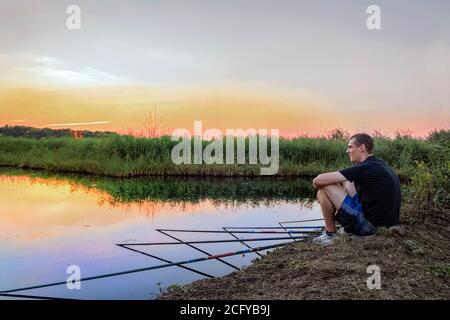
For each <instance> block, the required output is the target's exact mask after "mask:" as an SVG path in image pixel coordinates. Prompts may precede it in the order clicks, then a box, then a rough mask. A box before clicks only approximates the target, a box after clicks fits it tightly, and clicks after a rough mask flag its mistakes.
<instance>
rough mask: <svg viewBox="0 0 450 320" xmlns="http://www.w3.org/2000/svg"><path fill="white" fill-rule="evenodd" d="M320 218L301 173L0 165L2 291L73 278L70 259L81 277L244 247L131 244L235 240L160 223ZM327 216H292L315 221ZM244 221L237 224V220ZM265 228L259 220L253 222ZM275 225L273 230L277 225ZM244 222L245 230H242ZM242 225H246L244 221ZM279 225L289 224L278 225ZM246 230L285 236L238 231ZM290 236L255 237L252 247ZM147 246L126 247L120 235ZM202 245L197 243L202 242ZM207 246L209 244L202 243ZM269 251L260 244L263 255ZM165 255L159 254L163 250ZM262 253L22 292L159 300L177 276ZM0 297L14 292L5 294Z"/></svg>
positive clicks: (250, 223)
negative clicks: (65, 170)
mask: <svg viewBox="0 0 450 320" xmlns="http://www.w3.org/2000/svg"><path fill="white" fill-rule="evenodd" d="M317 218H321V214H320V209H319V206H318V204H317V202H316V201H315V200H314V190H313V189H312V187H311V180H310V179H309V180H306V179H300V178H268V177H261V178H192V177H189V178H187V177H186V178H175V177H167V178H133V179H115V178H106V177H100V176H86V175H72V174H65V175H60V174H54V173H48V172H43V171H25V170H20V169H8V168H2V169H0V240H1V241H0V291H1V290H9V289H14V288H20V287H28V286H33V285H40V284H45V283H52V282H59V281H66V279H67V278H68V277H69V275H70V274H68V273H67V267H68V266H71V265H76V266H78V267H79V268H80V271H81V277H83V278H85V277H90V276H94V275H101V274H106V273H114V272H119V271H124V270H130V269H137V268H145V267H150V266H155V265H159V264H164V263H166V262H163V261H162V260H161V259H164V260H165V261H171V262H174V261H182V260H186V259H192V258H199V257H204V256H206V254H205V252H207V253H209V254H213V255H214V254H219V253H224V252H230V251H238V250H244V249H247V247H246V246H245V245H244V244H242V243H240V242H237V241H236V242H224V243H202V244H194V246H195V248H192V247H189V246H188V245H186V244H172V245H167V244H160V245H142V246H136V245H135V246H132V244H133V243H148V242H177V241H176V240H174V239H173V238H170V237H169V236H168V235H170V236H173V237H176V238H178V239H180V240H182V241H203V240H206V241H211V240H234V239H235V238H233V236H232V235H230V234H228V233H194V232H185V231H183V232H172V231H171V232H167V235H165V234H162V233H161V232H158V231H156V230H155V229H182V230H217V231H224V230H223V229H222V228H223V227H249V228H250V227H266V226H276V227H279V225H278V223H279V222H282V221H293V220H295V221H296V220H305V219H317ZM322 224H323V222H322V221H318V222H317V221H314V222H304V223H297V224H295V223H294V224H287V225H286V226H287V227H288V226H315V225H322ZM233 230H235V231H236V230H237V229H233ZM254 230H256V231H258V230H257V229H254ZM273 230H275V229H273ZM241 231H242V230H241ZM244 231H245V230H244ZM276 231H279V232H282V231H284V230H282V229H281V230H280V229H277V230H276ZM235 236H236V237H239V238H240V239H249V238H269V237H286V238H288V237H289V235H288V234H286V233H284V234H281V233H280V234H268V233H266V234H257V233H248V234H244V233H237V234H235ZM285 241H291V240H288V239H283V240H270V241H268V240H267V241H249V242H246V244H247V245H249V246H252V247H258V246H267V245H271V244H276V243H280V242H285ZM119 243H121V244H127V245H130V248H133V249H135V250H139V251H142V252H144V253H147V254H148V255H151V256H148V255H144V254H141V253H139V252H134V251H130V250H127V249H126V248H124V247H121V246H117V244H119ZM196 248H197V249H196ZM200 250H202V252H201V251H200ZM264 252H265V251H262V254H263V253H264ZM158 258H160V259H158ZM255 258H258V255H257V254H256V253H247V254H244V255H243V254H240V255H235V256H230V257H226V258H223V259H222V260H223V261H222V262H221V261H218V260H208V261H202V262H196V263H192V264H187V265H185V266H186V267H189V268H190V269H189V270H187V269H183V268H181V267H179V266H171V267H167V268H161V269H155V270H148V271H143V272H139V273H132V274H127V275H121V276H116V277H110V278H103V279H97V280H92V281H83V282H82V283H81V289H80V290H77V289H74V290H69V289H68V288H67V286H66V285H58V286H53V287H47V288H39V289H32V290H26V291H20V294H23V295H34V296H46V297H60V298H73V299H154V298H156V297H157V296H158V295H159V294H160V292H161V290H164V289H165V288H167V287H168V286H170V285H173V284H178V285H180V284H186V283H190V282H192V281H195V280H198V279H203V278H205V277H207V275H210V276H215V277H217V276H223V275H226V274H228V273H230V272H233V271H234V270H235V268H241V267H244V266H246V265H248V264H250V263H251V262H252V260H253V259H255ZM0 299H7V298H5V297H0Z"/></svg>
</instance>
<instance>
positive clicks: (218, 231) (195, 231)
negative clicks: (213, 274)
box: [156, 227, 322, 234]
mask: <svg viewBox="0 0 450 320" xmlns="http://www.w3.org/2000/svg"><path fill="white" fill-rule="evenodd" d="M320 228H322V227H320ZM316 229H317V228H316ZM156 230H157V231H159V232H161V231H165V232H194V233H229V232H228V231H221V230H180V229H156ZM317 232H318V231H314V230H312V231H309V230H304V231H287V232H284V231H233V233H252V234H255V233H264V234H267V233H278V234H286V233H301V234H303V233H317Z"/></svg>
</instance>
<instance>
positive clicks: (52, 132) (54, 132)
mask: <svg viewBox="0 0 450 320" xmlns="http://www.w3.org/2000/svg"><path fill="white" fill-rule="evenodd" d="M110 135H117V134H116V133H114V132H110V131H88V130H71V129H50V128H33V127H26V126H8V125H6V126H4V127H0V137H16V138H17V137H21V138H33V139H41V138H62V137H83V138H88V137H104V136H110Z"/></svg>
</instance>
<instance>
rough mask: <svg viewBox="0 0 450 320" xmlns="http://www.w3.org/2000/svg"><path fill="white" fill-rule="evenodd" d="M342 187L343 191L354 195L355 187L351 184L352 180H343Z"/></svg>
mask: <svg viewBox="0 0 450 320" xmlns="http://www.w3.org/2000/svg"><path fill="white" fill-rule="evenodd" d="M343 186H344V189H345V191H346V192H347V193H348V194H349V195H350V196H352V197H353V196H354V195H355V194H356V188H355V185H354V184H353V182H350V181H345V182H344V183H343Z"/></svg>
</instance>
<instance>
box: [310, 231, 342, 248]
mask: <svg viewBox="0 0 450 320" xmlns="http://www.w3.org/2000/svg"><path fill="white" fill-rule="evenodd" d="M336 236H337V235H336V233H335V234H334V235H332V236H330V235H328V233H327V232H326V231H325V230H324V231H323V232H322V234H321V235H320V236H319V237H317V238H314V239H313V243H315V244H319V245H321V246H329V245H331V244H333V242H334V239H335V238H336Z"/></svg>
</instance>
